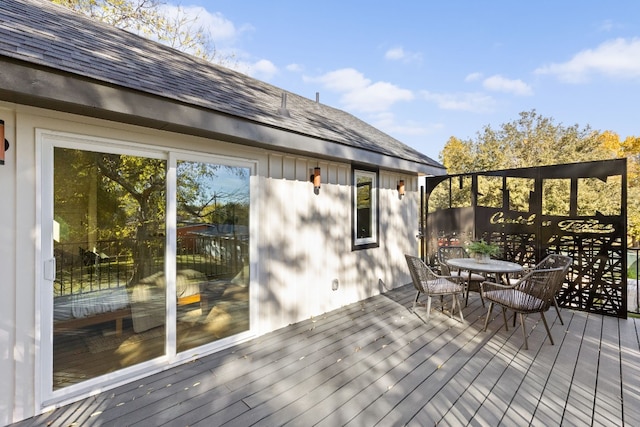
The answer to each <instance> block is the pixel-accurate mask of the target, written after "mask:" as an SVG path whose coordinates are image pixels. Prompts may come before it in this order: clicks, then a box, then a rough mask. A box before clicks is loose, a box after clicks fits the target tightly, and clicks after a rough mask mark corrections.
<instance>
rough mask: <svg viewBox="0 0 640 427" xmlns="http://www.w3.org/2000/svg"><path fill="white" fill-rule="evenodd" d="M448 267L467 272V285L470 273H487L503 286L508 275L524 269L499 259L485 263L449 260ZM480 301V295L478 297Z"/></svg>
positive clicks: (471, 259)
mask: <svg viewBox="0 0 640 427" xmlns="http://www.w3.org/2000/svg"><path fill="white" fill-rule="evenodd" d="M446 262H447V265H448V266H449V267H453V268H456V269H458V270H459V271H460V274H462V271H463V270H464V271H468V272H469V280H468V282H467V283H471V273H474V272H475V273H488V274H493V275H495V279H496V282H499V281H502V282H503V283H505V284H507V285H508V284H509V274H513V273H520V272H522V271H523V270H524V267H523V266H521V265H520V264H517V263H515V262H510V261H502V260H499V259H489V260H486V261H478V260H477V259H475V258H451V259H449V260H447V261H446ZM468 294H469V291H468V289H467V295H468ZM480 298H481V299H482V295H480ZM482 306H484V299H482Z"/></svg>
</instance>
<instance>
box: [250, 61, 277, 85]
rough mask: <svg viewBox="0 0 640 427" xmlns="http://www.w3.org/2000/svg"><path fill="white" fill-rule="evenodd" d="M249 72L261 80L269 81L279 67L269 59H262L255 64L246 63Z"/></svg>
mask: <svg viewBox="0 0 640 427" xmlns="http://www.w3.org/2000/svg"><path fill="white" fill-rule="evenodd" d="M246 66H247V74H249V75H250V76H251V77H255V78H258V79H261V80H265V81H268V80H270V79H271V78H272V77H273V76H275V75H276V74H277V73H278V67H276V66H275V65H274V64H273V62H271V61H269V60H267V59H261V60H259V61H257V62H254V63H253V64H246Z"/></svg>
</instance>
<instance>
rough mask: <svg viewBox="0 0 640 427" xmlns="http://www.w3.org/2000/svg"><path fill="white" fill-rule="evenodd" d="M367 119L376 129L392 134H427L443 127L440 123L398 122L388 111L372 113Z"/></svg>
mask: <svg viewBox="0 0 640 427" xmlns="http://www.w3.org/2000/svg"><path fill="white" fill-rule="evenodd" d="M369 120H371V124H372V125H373V126H375V127H377V128H378V129H384V130H385V132H387V133H389V134H394V135H411V136H421V135H429V134H433V133H434V132H437V131H439V130H441V129H443V128H444V125H443V124H442V123H432V124H428V125H425V123H422V122H415V121H411V120H407V121H404V122H402V123H398V120H397V118H396V116H395V114H393V113H392V112H390V111H385V112H382V113H377V114H372V115H371V116H370V118H369Z"/></svg>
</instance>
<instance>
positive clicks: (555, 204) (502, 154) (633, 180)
mask: <svg viewBox="0 0 640 427" xmlns="http://www.w3.org/2000/svg"><path fill="white" fill-rule="evenodd" d="M624 157H626V158H627V168H628V185H627V223H628V228H627V230H628V235H629V238H630V239H631V244H633V245H638V244H639V243H640V138H638V137H633V136H632V137H628V138H626V139H625V140H624V141H620V138H619V136H618V135H617V134H616V133H615V132H611V131H604V132H598V131H594V130H592V129H591V128H590V127H589V126H586V127H583V128H581V127H580V126H578V125H577V124H576V125H573V126H564V125H562V124H556V123H555V122H554V120H553V119H551V118H547V117H543V116H541V115H540V114H538V113H537V112H536V111H535V110H531V111H527V112H522V113H520V117H519V118H518V119H517V120H514V121H512V122H509V123H505V124H503V125H501V126H500V127H499V128H498V129H493V128H492V127H491V126H489V125H487V126H485V127H484V129H483V130H482V131H481V132H478V134H477V135H476V138H475V139H468V140H460V139H458V138H456V137H454V136H452V137H450V138H449V140H448V141H447V143H446V144H445V147H444V149H443V151H442V152H441V153H440V157H439V158H440V162H441V163H442V164H443V165H444V166H445V167H446V168H447V171H448V172H449V173H450V174H462V173H469V172H482V171H489V170H500V169H512V168H525V167H534V166H545V165H554V164H563V163H575V162H584V161H594V160H606V159H614V158H624ZM523 184H524V186H523V187H522V188H520V187H519V186H518V185H514V186H513V187H512V188H510V189H509V190H510V193H511V194H522V195H526V194H528V191H529V190H530V189H528V187H526V184H525V183H523ZM496 185H497V184H496ZM519 185H520V184H519ZM567 185H568V183H566V182H549V183H548V189H547V191H546V194H547V195H548V196H549V197H548V198H547V199H546V200H545V209H546V210H547V212H554V213H562V214H566V212H568V200H566V197H564V196H562V195H563V194H567V192H568V188H565V187H567ZM584 187H586V189H585V190H583V191H584V193H582V194H581V198H582V200H583V201H584V205H585V206H584V208H583V209H584V214H588V212H591V211H594V210H598V211H600V212H603V213H612V212H616V207H615V206H614V205H613V204H612V205H611V206H609V205H607V204H606V203H607V202H606V201H607V200H616V194H615V191H617V190H616V186H615V183H613V184H612V185H610V186H608V187H606V186H605V187H601V186H600V184H598V183H597V182H595V181H594V182H593V183H590V184H589V185H586V186H584ZM484 190H485V191H484V193H485V194H490V193H491V191H489V190H488V189H484ZM605 193H606V194H607V195H608V196H604V197H603V194H605ZM447 194H448V193H447ZM443 198H444V196H443V195H440V196H439V198H438V199H437V200H441V199H443ZM603 200H604V201H605V202H603ZM603 203H604V204H603ZM430 206H431V205H430ZM617 210H618V211H619V208H618V209H617Z"/></svg>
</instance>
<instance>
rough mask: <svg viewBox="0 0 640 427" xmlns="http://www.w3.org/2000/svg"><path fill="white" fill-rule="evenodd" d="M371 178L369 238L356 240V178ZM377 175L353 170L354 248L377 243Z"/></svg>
mask: <svg viewBox="0 0 640 427" xmlns="http://www.w3.org/2000/svg"><path fill="white" fill-rule="evenodd" d="M359 176H364V177H368V178H371V215H370V219H371V224H370V226H371V237H363V238H358V215H357V213H358V177H359ZM378 185H379V184H378V174H377V172H373V171H369V170H363V169H357V168H354V170H353V212H354V215H353V242H354V246H355V247H358V246H364V245H369V244H374V243H378Z"/></svg>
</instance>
